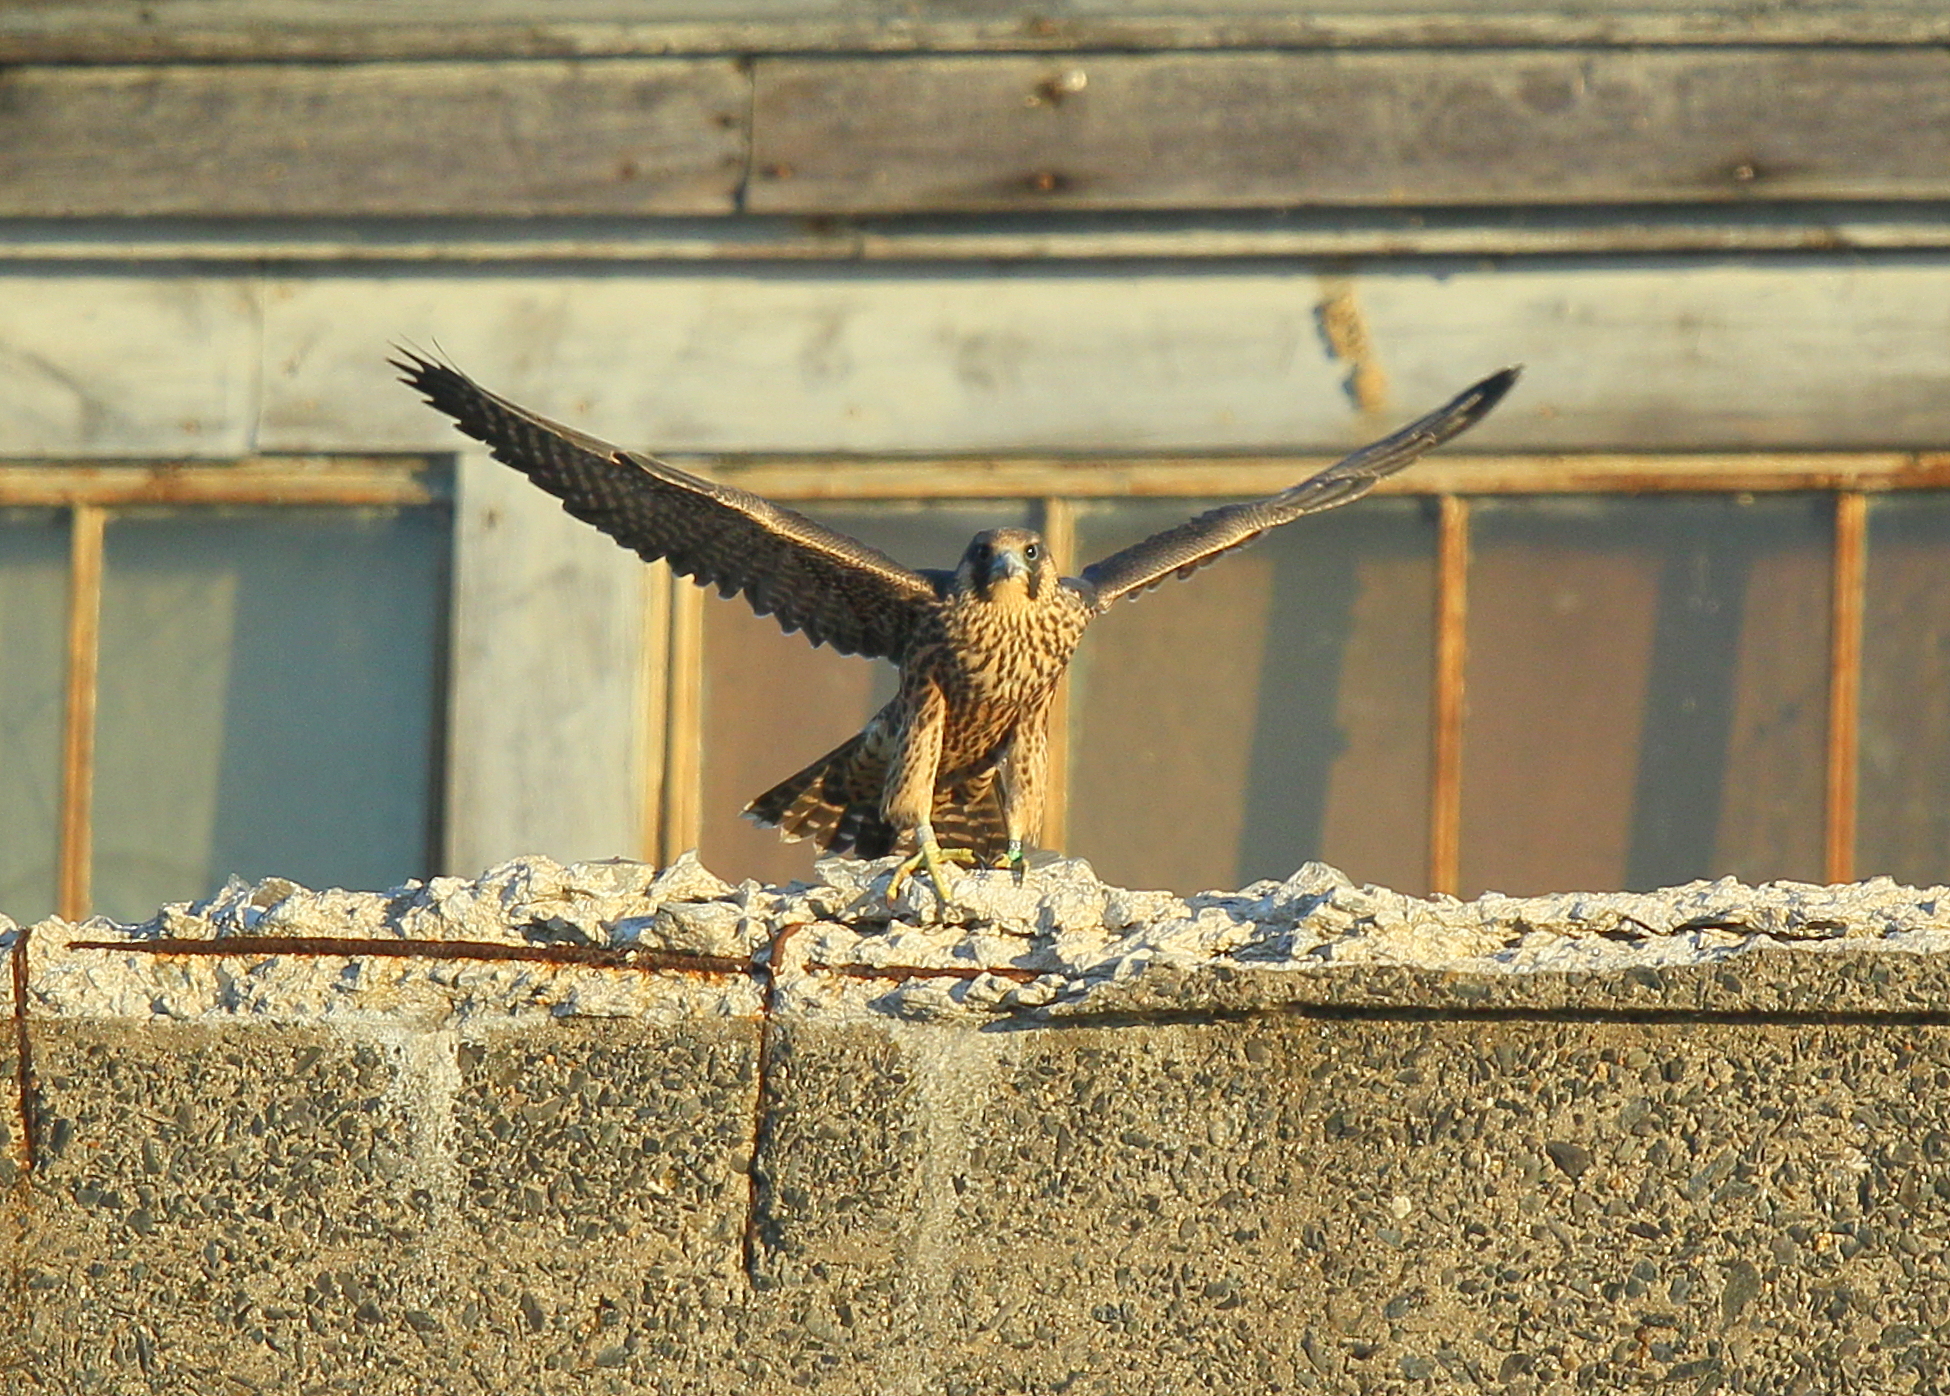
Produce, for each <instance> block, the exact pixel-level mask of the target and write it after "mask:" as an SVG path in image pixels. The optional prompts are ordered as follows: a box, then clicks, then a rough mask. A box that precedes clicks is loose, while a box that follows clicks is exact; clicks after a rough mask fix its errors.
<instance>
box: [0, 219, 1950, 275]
mask: <svg viewBox="0 0 1950 1396" xmlns="http://www.w3.org/2000/svg"><path fill="white" fill-rule="evenodd" d="M1945 248H1950V219H1946V218H1945V217H1944V216H1943V213H1942V211H1941V209H1940V207H1938V206H1935V205H1928V204H1923V205H1905V206H1900V207H1890V206H1886V205H1874V206H1864V205H1855V204H1834V203H1827V204H1796V205H1789V206H1772V205H1763V206H1756V207H1752V208H1728V207H1724V206H1709V207H1704V208H1702V207H1696V206H1686V207H1680V208H1666V209H1649V208H1645V207H1642V206H1641V207H1634V208H1632V209H1628V210H1612V209H1549V208H1520V209H1508V210H1503V211H1501V212H1496V211H1492V212H1484V211H1482V210H1474V209H1470V210H1449V211H1444V210H1418V211H1416V212H1413V213H1410V212H1404V211H1397V210H1393V209H1377V210H1371V211H1368V212H1366V213H1365V214H1359V215H1350V214H1349V213H1348V212H1347V211H1343V210H1335V211H1332V212H1314V213H1311V214H1309V213H1305V212H1294V211H1289V210H1278V211H1272V212H1267V211H1261V210H1238V211H1232V212H1200V213H1195V214H1185V213H1177V212H1163V213H1158V212H1143V211H1140V212H1133V213H1124V214H1118V215H1104V216H1101V217H1093V218H1089V219H1077V218H1073V217H1068V216H1065V215H1061V214H1056V215H1051V216H1049V217H1047V218H1040V219H1032V218H1029V217H1027V216H1025V215H1021V214H1013V215H1006V216H997V217H991V218H967V219H955V220H953V221H945V220H939V219H907V218H901V217H891V218H844V219H842V218H832V219H818V220H807V219H803V218H792V217H782V216H781V217H757V216H754V217H748V218H739V219H724V218H709V217H706V218H695V219H689V218H685V219H679V218H672V219H657V220H654V221H646V220H643V219H632V218H616V219H609V218H605V219H594V218H576V217H566V218H535V219H528V220H524V221H522V222H521V223H519V224H514V225H510V224H508V223H504V222H501V221H499V220H473V219H468V220H456V219H451V218H447V219H387V220H384V221H383V222H382V221H380V220H360V221H359V222H358V223H356V224H354V223H352V222H349V221H341V220H328V219H315V218H306V219H302V220H296V219H293V220H284V219H278V220H271V219H263V220H259V219H245V220H226V221H224V222H222V223H207V222H200V221H197V220H194V219H154V220H148V219H145V220H143V221H142V222H140V223H136V224H130V223H128V222H127V221H125V220H118V219H81V220H60V221H58V222H31V223H19V224H13V225H10V226H6V227H0V262H31V263H47V262H58V263H66V264H69V265H73V264H77V263H89V262H98V263H99V262H107V263H127V262H150V263H154V262H201V263H221V264H224V265H225V266H235V265H237V264H239V263H245V262H257V263H272V264H275V263H302V264H307V265H309V264H316V263H319V262H350V263H365V264H373V263H397V262H405V263H410V264H412V265H414V266H466V267H474V268H478V267H481V266H483V265H484V264H485V265H489V266H494V267H498V268H504V269H505V268H509V267H519V266H521V265H522V264H529V265H533V264H535V263H546V262H629V263H639V264H640V263H651V262H679V263H690V262H737V263H753V262H758V263H775V262H783V263H795V264H796V263H809V262H810V263H823V262H856V261H857V262H907V263H914V262H1007V261H1014V262H1064V261H1103V260H1117V259H1125V258H1146V259H1153V258H1157V259H1163V258H1172V259H1185V260H1195V261H1226V260H1239V259H1247V258H1267V257H1334V258H1339V257H1503V256H1540V255H1550V256H1592V255H1598V254H1602V253H1639V254H1646V253H1674V252H1815V253H1829V254H1833V253H1836V252H1872V251H1873V252H1928V251H1942V250H1944V249H1945ZM809 274H813V273H809Z"/></svg>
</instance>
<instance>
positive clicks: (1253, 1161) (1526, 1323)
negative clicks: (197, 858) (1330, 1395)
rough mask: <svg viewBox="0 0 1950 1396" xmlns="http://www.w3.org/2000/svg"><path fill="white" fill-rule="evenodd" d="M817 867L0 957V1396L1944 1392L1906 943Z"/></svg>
mask: <svg viewBox="0 0 1950 1396" xmlns="http://www.w3.org/2000/svg"><path fill="white" fill-rule="evenodd" d="M823 870H824V871H825V873H826V875H827V878H828V883H827V885H824V886H820V887H814V888H805V887H794V888H792V889H787V890H786V891H784V892H780V891H777V890H774V889H764V888H759V887H757V886H755V885H751V884H747V885H746V886H744V887H742V888H737V889H733V888H727V887H725V886H724V885H723V884H722V883H719V882H717V881H716V880H715V879H713V878H711V877H710V876H709V875H708V874H707V873H704V872H703V871H702V870H701V869H698V868H696V867H695V865H691V864H680V865H679V866H678V867H676V868H674V869H672V870H669V871H667V872H665V873H663V874H657V873H656V871H655V870H654V869H650V868H645V867H641V866H639V865H636V864H628V863H614V864H591V865H581V866H577V867H574V868H568V869H564V868H560V867H558V866H556V865H554V864H550V863H546V862H543V861H539V860H535V861H527V862H523V863H518V864H511V865H508V866H506V867H504V868H501V869H497V870H496V871H495V872H494V873H491V874H489V875H488V876H487V877H486V878H484V879H483V880H481V881H480V882H473V883H470V882H461V881H457V880H449V879H442V880H437V881H435V882H434V883H432V884H429V885H426V886H418V887H412V888H408V889H405V890H403V891H400V892H398V893H395V894H390V895H387V896H376V895H363V894H361V895H353V894H344V893H321V894H312V893H307V892H304V891H302V890H301V889H296V888H293V887H292V886H291V885H290V884H288V883H277V882H271V883H265V884H260V885H259V886H257V887H255V888H251V887H244V886H242V885H241V884H238V885H233V887H232V888H230V889H229V890H228V891H226V892H225V893H224V894H223V895H221V896H219V897H218V898H216V899H214V900H213V901H212V902H210V903H206V904H202V905H199V906H197V907H193V908H174V909H171V910H169V911H166V912H165V913H164V914H163V915H162V916H160V917H158V918H157V919H156V920H155V921H153V922H151V923H149V924H147V925H145V926H142V927H133V928H130V927H116V926H110V925H108V924H106V923H99V922H97V923H91V924H89V925H86V926H82V927H75V926H70V925H66V924H63V923H60V922H53V921H50V922H45V923H43V924H41V925H39V926H36V927H33V928H31V929H29V930H25V931H19V930H16V931H13V932H11V933H9V934H8V935H7V936H6V944H7V955H8V956H9V960H8V967H9V968H10V969H11V970H12V971H13V976H14V977H13V981H12V982H13V984H14V986H15V990H16V1000H15V1004H16V1012H17V1013H18V1014H23V1015H24V1016H22V1017H21V1018H20V1019H19V1021H18V1022H17V1025H16V1026H17V1028H18V1031H17V1032H16V1033H15V1034H13V1035H11V1036H9V1037H7V1038H6V1039H5V1042H4V1046H0V1055H4V1057H5V1062H4V1066H5V1069H6V1072H7V1076H6V1078H5V1079H7V1080H10V1081H11V1080H17V1081H18V1082H19V1083H20V1091H19V1097H18V1098H19V1101H20V1103H21V1106H22V1107H23V1109H22V1110H15V1109H14V1108H12V1100H11V1099H10V1100H9V1101H8V1108H6V1109H5V1110H0V1130H4V1131H5V1142H6V1150H5V1156H4V1157H5V1161H4V1162H0V1184H4V1185H5V1186H4V1193H0V1197H4V1202H3V1203H0V1219H3V1220H0V1258H3V1263H0V1273H3V1274H4V1283H5V1285H6V1316H5V1319H4V1327H0V1374H4V1381H3V1382H0V1385H4V1387H5V1389H7V1390H23V1391H37V1390H46V1391H56V1392H198V1393H206V1392H230V1391H237V1392H248V1391H265V1392H321V1393H322V1392H331V1391H341V1390H356V1391H360V1392H367V1393H380V1392H393V1391H399V1392H487V1391H494V1392H516V1391H519V1392H578V1393H579V1392H678V1391H721V1390H725V1389H745V1390H756V1391H782V1392H785V1391H794V1390H817V1391H832V1392H854V1391H858V1392H874V1393H879V1392H908V1391H912V1392H941V1393H950V1392H954V1393H978V1392H979V1393H986V1392H1051V1393H1054V1392H1078V1393H1082V1392H1144V1393H1157V1392H1204V1391H1226V1392H1233V1391H1251V1392H1261V1391H1265V1392H1273V1391H1318V1392H1350V1393H1351V1392H1436V1391H1472V1390H1483V1391H1507V1392H1513V1393H1547V1392H1548V1393H1558V1392H1571V1391H1606V1392H1611V1391H1618V1390H1627V1389H1639V1388H1649V1389H1657V1390H1661V1391H1674V1392H1684V1393H1688V1394H1689V1396H1690V1394H1691V1393H1705V1392H1711V1391H1716V1390H1718V1391H1741V1392H1769V1393H1787V1392H1839V1391H1850V1392H1889V1391H1897V1392H1900V1391H1915V1392H1930V1391H1942V1390H1944V1389H1946V1385H1950V1275H1947V1274H1946V1254H1945V1247H1946V1244H1950V1107H1947V1106H1946V1103H1945V1102H1946V1099H1950V1092H1946V1090H1945V1087H1946V1086H1950V1037H1947V1036H1946V1023H1950V974H1947V973H1946V971H1947V970H1950V912H1946V911H1945V910H1942V909H1940V906H1941V899H1942V897H1943V892H1942V889H1935V890H1933V891H1929V892H1922V893H1918V892H1915V891H1913V890H1910V889H1904V888H1898V887H1894V886H1891V885H1890V884H1888V883H1886V882H1885V883H1871V884H1865V885H1861V886H1856V887H1844V888H1837V889H1823V888H1809V887H1802V886H1797V885H1790V884H1781V885H1775V886H1771V887H1766V888H1760V889H1751V888H1745V887H1741V886H1739V885H1738V884H1735V883H1731V882H1723V883H1716V884H1710V885H1708V884H1696V885H1694V886H1692V887H1690V888H1686V889H1679V890H1677V891H1674V892H1669V893H1660V894H1650V895H1646V896H1591V897H1559V898H1549V899H1534V900H1529V901H1515V900H1511V899H1505V898H1494V897H1492V898H1486V899H1484V900H1482V901H1480V902H1475V903H1470V904H1466V905H1465V904H1459V903H1455V902H1450V901H1437V902H1420V901H1415V900H1411V899H1408V898H1403V897H1399V896H1396V895H1395V894H1392V893H1387V892H1382V891H1378V890H1376V889H1361V888H1355V887H1351V886H1349V885H1348V884H1346V883H1345V882H1343V881H1341V880H1340V879H1339V878H1338V876H1337V875H1335V874H1333V873H1332V872H1331V870H1328V869H1325V868H1321V867H1319V866H1317V865H1310V866H1309V867H1308V868H1306V869H1303V870H1301V872H1300V873H1298V874H1296V875H1295V877H1294V878H1293V879H1291V880H1290V881H1288V882H1287V883H1285V884H1281V885H1275V884H1261V885H1259V886H1257V887H1255V888H1251V889H1247V891H1246V892H1244V893H1240V894H1232V895H1226V896H1219V895H1212V896H1207V897H1202V898H1194V899H1191V900H1190V901H1181V900H1178V899H1175V898H1170V897H1166V896H1163V895H1161V894H1150V893H1125V892H1119V891H1116V890H1114V889H1105V888H1103V887H1101V886H1100V885H1099V884H1097V883H1096V881H1095V880H1094V878H1092V877H1090V875H1089V872H1088V869H1087V868H1086V867H1083V866H1082V865H1080V864H1076V863H1062V864H1057V865H1056V866H1054V867H1053V868H1050V869H1046V870H1043V871H1041V872H1039V873H1037V874H1034V875H1033V876H1032V879H1031V881H1030V883H1029V885H1027V886H1025V887H1021V888H1018V887H1016V886H1014V885H1012V884H1011V883H1010V882H1009V881H1008V880H1007V879H1006V878H1004V877H1003V876H1002V875H999V874H997V875H989V876H984V877H983V878H980V879H974V878H971V879H967V880H965V881H964V882H963V883H962V884H961V889H962V897H961V900H962V902H963V905H962V906H961V907H960V908H959V909H958V910H957V911H956V912H955V913H953V914H952V915H951V917H950V919H949V921H948V922H947V923H943V922H942V921H940V920H939V919H938V917H937V916H936V914H935V912H936V909H935V908H934V907H933V906H932V904H931V898H930V894H929V893H928V892H927V891H926V889H924V888H917V889H915V890H914V891H913V892H911V893H909V894H906V896H907V897H908V898H909V900H906V901H904V902H903V903H902V904H901V906H900V907H899V908H897V911H898V913H899V914H898V915H897V916H896V917H895V918H894V919H893V920H892V921H891V923H890V921H889V919H888V916H887V913H886V911H885V910H884V909H883V904H882V902H881V900H880V898H879V893H878V891H877V884H874V883H870V882H868V881H865V880H864V879H865V878H866V876H867V871H868V870H864V869H862V868H860V867H859V865H853V864H843V863H829V864H825V865H823ZM346 939H358V940H362V941H363V942H364V944H363V945H347V944H345V943H344V941H345V940H346ZM220 942H221V943H220ZM355 950H356V951H362V952H363V953H358V954H354V953H351V952H353V951H355ZM700 957H709V958H700ZM995 970H1000V971H1001V972H1000V973H995V972H993V971H995ZM922 971H925V972H922ZM7 1094H8V1096H9V1097H12V1096H13V1094H14V1093H13V1092H12V1091H8V1092H7Z"/></svg>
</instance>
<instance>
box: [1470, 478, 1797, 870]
mask: <svg viewBox="0 0 1950 1396" xmlns="http://www.w3.org/2000/svg"><path fill="white" fill-rule="evenodd" d="M1826 518H1827V515H1826V505H1825V502H1824V501H1821V500H1819V499H1813V498H1807V497H1800V498H1797V497H1792V496H1787V497H1777V498H1772V499H1766V500H1761V501H1755V502H1742V501H1740V500H1738V499H1735V498H1722V499H1688V500H1672V499H1664V500H1660V499H1614V500H1604V501H1597V500H1560V501H1526V502H1523V503H1503V502H1498V503H1495V504H1487V503H1486V504H1482V505H1479V507H1478V510H1477V514H1476V527H1475V552H1474V565H1473V568H1472V575H1471V578H1470V635H1469V646H1470V653H1469V666H1468V683H1469V688H1468V713H1469V716H1468V722H1467V726H1466V728H1465V735H1464V767H1463V856H1462V891H1463V893H1464V894H1465V895H1470V894H1473V893H1476V892H1480V891H1484V890H1489V889H1494V890H1496V891H1502V892H1510V893H1534V892H1543V891H1549V890H1556V889H1562V888H1568V887H1590V888H1604V887H1621V886H1623V887H1650V886H1656V885H1659V884H1662V883H1671V882H1679V881H1684V880H1686V879H1689V878H1693V877H1703V876H1717V875H1720V874H1723V873H1734V874H1738V875H1740V876H1742V877H1745V878H1749V879H1755V880H1758V879H1764V878H1775V877H1799V878H1811V877H1815V876H1818V875H1819V872H1820V868H1821V824H1822V802H1821V789H1822V773H1823V737H1824V733H1825V725H1824V711H1823V695H1824V694H1825V691H1826V680H1825V674H1826V659H1827V648H1826V647H1827V625H1826V613H1827V612H1826V608H1827V568H1828V561H1827V552H1826Z"/></svg>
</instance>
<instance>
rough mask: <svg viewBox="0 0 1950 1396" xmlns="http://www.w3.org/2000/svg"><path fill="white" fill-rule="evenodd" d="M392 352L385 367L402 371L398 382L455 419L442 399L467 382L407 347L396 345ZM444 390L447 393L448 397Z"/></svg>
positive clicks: (443, 365)
mask: <svg viewBox="0 0 1950 1396" xmlns="http://www.w3.org/2000/svg"><path fill="white" fill-rule="evenodd" d="M392 350H393V352H392V354H391V355H390V356H388V358H387V360H386V363H387V365H388V366H389V367H391V368H396V369H398V370H399V381H400V382H402V383H404V384H406V386H407V387H409V388H412V389H414V390H415V391H416V392H418V393H419V394H420V396H421V397H423V398H425V399H426V400H427V402H428V404H429V405H431V406H433V407H437V408H439V409H440V410H441V411H443V412H446V413H447V414H448V415H449V416H454V415H456V414H455V413H454V412H453V411H452V409H451V408H449V407H448V406H447V404H446V402H443V401H442V397H443V396H448V395H450V394H451V392H452V389H453V388H454V386H455V385H456V384H458V383H464V382H465V381H466V379H465V378H464V377H463V376H462V374H461V372H460V370H459V369H457V368H454V367H453V366H452V365H450V364H445V363H442V362H441V361H440V360H439V359H437V358H434V357H432V356H431V355H428V354H423V353H421V352H420V351H419V350H418V349H414V348H411V347H409V346H407V345H404V344H394V345H393V346H392ZM443 389H445V390H447V392H446V394H443V392H442V390H443Z"/></svg>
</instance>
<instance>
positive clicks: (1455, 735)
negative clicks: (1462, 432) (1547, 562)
mask: <svg viewBox="0 0 1950 1396" xmlns="http://www.w3.org/2000/svg"><path fill="white" fill-rule="evenodd" d="M1468 619H1469V502H1468V501H1467V500H1464V499H1460V498H1458V497H1457V496H1455V495H1449V494H1445V495H1443V496H1442V498H1441V513H1440V516H1439V518H1438V522H1437V528H1436V567H1435V714H1434V734H1433V736H1434V740H1433V748H1434V750H1433V757H1432V760H1431V763H1430V765H1431V770H1430V774H1429V890H1430V891H1431V892H1446V893H1448V894H1449V895H1451V896H1454V895H1456V888H1457V886H1458V884H1459V882H1460V881H1461V865H1462V739H1463V699H1464V663H1465V661H1466V660H1467V658H1468V646H1467V634H1466V626H1467V622H1468Z"/></svg>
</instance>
